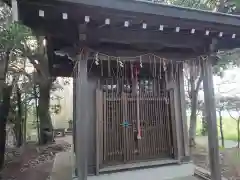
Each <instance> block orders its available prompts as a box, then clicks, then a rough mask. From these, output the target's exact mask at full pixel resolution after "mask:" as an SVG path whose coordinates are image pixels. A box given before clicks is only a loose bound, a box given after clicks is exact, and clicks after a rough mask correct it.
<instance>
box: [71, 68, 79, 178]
mask: <svg viewBox="0 0 240 180" xmlns="http://www.w3.org/2000/svg"><path fill="white" fill-rule="evenodd" d="M76 78H77V72H74V75H73V129H72V130H73V131H72V132H73V139H72V140H73V152H74V155H75V157H76ZM74 168H75V169H74V173H75V176H77V175H78V174H77V167H76V165H75V167H74Z"/></svg>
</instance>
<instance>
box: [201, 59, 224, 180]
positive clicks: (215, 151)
mask: <svg viewBox="0 0 240 180" xmlns="http://www.w3.org/2000/svg"><path fill="white" fill-rule="evenodd" d="M209 58H210V59H207V60H206V61H204V62H202V70H203V73H204V74H203V76H204V78H203V87H204V101H205V103H204V104H205V112H206V120H207V130H208V148H209V151H208V152H209V162H210V170H211V179H214V180H221V169H220V163H219V146H218V132H217V117H216V105H215V97H214V88H213V66H212V60H211V57H209Z"/></svg>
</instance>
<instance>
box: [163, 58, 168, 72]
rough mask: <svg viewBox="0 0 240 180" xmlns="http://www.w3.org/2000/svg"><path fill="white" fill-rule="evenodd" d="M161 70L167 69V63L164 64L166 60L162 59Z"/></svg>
mask: <svg viewBox="0 0 240 180" xmlns="http://www.w3.org/2000/svg"><path fill="white" fill-rule="evenodd" d="M163 70H164V71H166V70H167V65H166V61H165V59H163Z"/></svg>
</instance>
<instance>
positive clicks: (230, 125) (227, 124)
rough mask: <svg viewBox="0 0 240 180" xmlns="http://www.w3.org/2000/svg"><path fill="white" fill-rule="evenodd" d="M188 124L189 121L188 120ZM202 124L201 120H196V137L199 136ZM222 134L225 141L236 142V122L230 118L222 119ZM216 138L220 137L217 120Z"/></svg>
mask: <svg viewBox="0 0 240 180" xmlns="http://www.w3.org/2000/svg"><path fill="white" fill-rule="evenodd" d="M188 122H189V120H188ZM201 128H202V123H201V120H200V119H198V120H197V135H198V136H201ZM223 134H224V139H225V140H233V141H237V121H236V120H234V119H232V118H230V117H224V118H223ZM218 136H219V137H220V128H219V119H218Z"/></svg>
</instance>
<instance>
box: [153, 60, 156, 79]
mask: <svg viewBox="0 0 240 180" xmlns="http://www.w3.org/2000/svg"><path fill="white" fill-rule="evenodd" d="M153 63H154V67H153V77H156V75H157V67H156V56H155V55H154V57H153Z"/></svg>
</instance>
